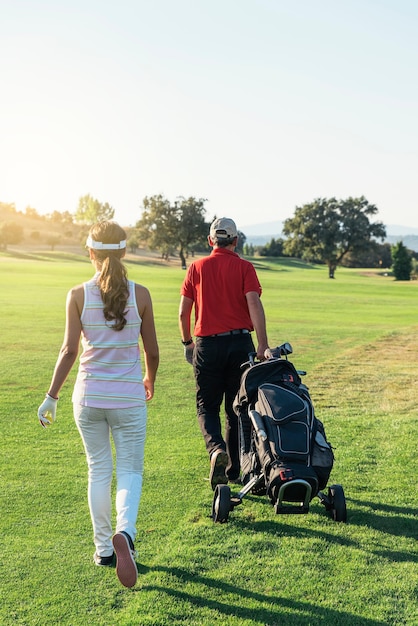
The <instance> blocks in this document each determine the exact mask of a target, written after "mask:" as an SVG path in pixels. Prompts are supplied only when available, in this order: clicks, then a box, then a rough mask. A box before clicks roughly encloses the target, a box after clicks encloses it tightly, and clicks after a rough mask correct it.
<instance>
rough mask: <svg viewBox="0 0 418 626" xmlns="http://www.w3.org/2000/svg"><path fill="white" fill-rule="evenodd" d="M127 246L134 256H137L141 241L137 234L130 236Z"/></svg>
mask: <svg viewBox="0 0 418 626" xmlns="http://www.w3.org/2000/svg"><path fill="white" fill-rule="evenodd" d="M126 243H127V246H128V248H129V250H130V251H131V253H132V254H136V251H137V250H138V248H139V239H138V237H137V236H136V235H135V234H132V235H130V236H128V240H127V242H126Z"/></svg>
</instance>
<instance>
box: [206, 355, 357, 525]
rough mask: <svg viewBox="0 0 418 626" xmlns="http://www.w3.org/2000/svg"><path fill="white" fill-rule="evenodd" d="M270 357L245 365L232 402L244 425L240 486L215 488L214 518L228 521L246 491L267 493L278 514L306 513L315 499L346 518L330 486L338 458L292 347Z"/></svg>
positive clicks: (337, 491)
mask: <svg viewBox="0 0 418 626" xmlns="http://www.w3.org/2000/svg"><path fill="white" fill-rule="evenodd" d="M271 353H272V354H271V358H269V359H267V360H266V361H260V362H255V361H254V356H255V355H254V354H252V355H249V357H250V360H249V361H248V363H245V364H244V365H243V368H245V369H244V371H243V374H242V377H241V385H240V388H239V391H238V393H237V395H236V398H235V401H234V411H235V413H236V415H237V416H238V418H239V423H240V445H241V471H242V483H243V486H242V487H241V489H240V491H239V492H238V493H234V494H231V488H230V486H229V485H217V486H216V488H215V491H214V495H213V503H212V519H213V521H214V522H220V523H225V522H227V521H228V517H229V513H230V511H232V510H233V509H234V507H236V506H238V505H239V504H241V503H242V500H243V498H244V497H245V496H246V495H247V494H248V493H250V492H251V493H253V494H256V495H264V494H267V495H268V497H269V499H270V501H271V503H272V505H273V506H274V507H275V510H276V513H308V512H309V503H310V501H311V500H312V498H313V497H314V496H317V497H318V498H319V501H320V503H321V504H323V505H324V506H325V508H326V510H327V512H328V513H329V514H330V515H331V517H332V519H333V520H334V521H336V522H345V521H346V520H347V509H346V501H345V495H344V490H343V488H342V486H341V485H331V486H329V487H328V493H327V494H325V493H323V492H322V491H321V490H322V489H324V488H325V487H326V484H327V481H328V479H329V476H330V474H331V470H332V467H333V464H334V454H333V451H332V448H331V446H330V444H329V443H328V441H327V438H326V436H325V431H324V427H323V424H322V422H320V420H319V419H317V418H316V417H315V411H314V407H313V405H312V402H311V398H310V396H309V392H308V388H307V387H306V385H304V384H303V383H302V380H301V376H303V375H305V374H306V372H302V371H300V370H296V369H295V367H294V366H293V364H292V363H291V362H290V361H289V360H288V358H287V357H288V355H289V354H291V353H292V346H291V345H290V344H289V343H284V344H282V345H281V346H279V347H277V348H275V349H274V350H272V351H271Z"/></svg>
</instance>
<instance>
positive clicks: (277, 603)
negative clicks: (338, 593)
mask: <svg viewBox="0 0 418 626" xmlns="http://www.w3.org/2000/svg"><path fill="white" fill-rule="evenodd" d="M138 571H139V574H153V573H155V572H163V573H166V574H167V576H168V577H169V578H170V582H171V583H173V582H174V581H173V578H174V577H175V578H176V579H177V584H179V585H184V584H185V583H186V584H187V583H190V584H191V585H192V587H193V588H195V587H196V584H199V585H202V586H203V587H206V588H207V589H209V590H210V591H209V592H207V593H201V594H200V595H197V594H192V593H188V592H187V591H183V590H180V589H176V588H173V586H170V587H169V586H163V585H156V584H151V585H147V584H144V585H142V586H141V587H140V588H138V589H137V590H135V591H137V592H138V593H143V592H144V591H150V592H153V591H154V592H157V593H158V594H166V595H167V596H171V597H172V598H175V599H176V600H178V601H180V602H182V603H189V604H191V605H193V606H197V607H204V608H206V609H209V610H211V611H215V612H216V613H217V614H218V615H219V616H222V615H225V617H228V618H230V617H231V616H234V617H236V618H237V619H241V620H245V621H247V620H249V619H251V620H253V621H254V622H257V623H260V624H269V626H276V625H277V626H278V625H279V624H283V623H286V624H288V625H293V626H312V624H313V623H315V624H339V625H340V626H344V625H346V626H353V625H354V624H355V625H356V626H384V624H386V622H381V621H378V620H375V619H369V618H362V617H359V616H358V615H354V614H352V613H348V612H347V611H336V610H333V609H326V608H323V607H320V606H318V605H316V604H313V603H311V602H301V601H299V600H292V599H289V598H283V597H280V596H278V595H277V594H275V595H268V594H261V593H258V592H254V591H251V590H249V589H248V588H243V587H239V586H238V585H231V584H229V583H226V582H223V581H222V580H218V579H212V578H209V577H207V576H201V575H199V574H196V572H194V571H193V572H192V571H188V570H187V569H181V568H178V567H162V566H157V567H147V566H144V565H139V566H138ZM210 593H212V594H214V595H216V596H217V598H218V599H216V600H214V599H211V598H209V597H208V595H209V594H210ZM223 595H227V596H228V597H227V599H225V601H222V599H221V598H222V596H223ZM231 596H236V601H235V603H234V602H233V601H232V600H231ZM243 598H245V600H246V601H252V602H253V604H254V603H256V604H255V605H254V606H252V607H248V606H242V604H243V600H242V599H243ZM261 605H265V606H261ZM179 610H180V611H181V612H182V614H183V613H184V611H182V609H181V608H180V609H179ZM289 611H293V612H294V615H292V614H289ZM179 616H180V615H179ZM173 617H174V616H173V615H171V616H170V619H171V620H172V619H173ZM283 620H285V621H283Z"/></svg>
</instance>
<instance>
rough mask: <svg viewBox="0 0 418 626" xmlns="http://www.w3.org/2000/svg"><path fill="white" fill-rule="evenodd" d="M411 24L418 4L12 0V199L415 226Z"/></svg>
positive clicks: (415, 90)
mask: <svg viewBox="0 0 418 626" xmlns="http://www.w3.org/2000/svg"><path fill="white" fill-rule="evenodd" d="M417 33H418V2H416V0H349V1H345V2H343V1H336V0H295V1H292V0H117V1H115V0H82V1H81V0H65V1H63V0H0V201H1V202H14V203H15V204H16V208H17V209H18V210H24V209H25V208H26V206H28V205H30V206H31V207H33V208H35V209H36V210H37V211H38V212H39V213H42V214H43V213H50V212H52V211H54V210H57V211H70V212H72V213H73V212H74V211H75V210H76V208H77V205H78V200H79V198H80V197H81V196H83V195H85V194H87V193H89V194H91V195H92V196H93V197H95V198H97V199H98V200H99V201H100V202H108V203H109V204H110V205H112V207H113V208H114V209H115V211H116V214H115V218H116V219H118V220H119V221H120V222H121V223H122V224H123V225H126V226H127V225H129V224H134V223H135V222H136V221H137V220H138V219H139V218H140V216H141V207H142V200H143V198H144V197H145V196H150V195H154V194H160V193H161V194H163V195H164V196H165V197H166V198H168V199H169V200H171V201H174V200H175V198H176V197H178V196H185V197H188V196H196V197H198V198H206V199H207V200H208V202H207V203H206V208H207V214H206V217H207V219H211V218H212V217H213V215H215V214H216V215H217V216H222V215H228V216H230V217H233V218H234V219H235V220H236V221H237V223H238V226H240V225H241V226H242V225H250V224H254V223H260V222H268V221H272V220H283V219H286V218H287V217H291V216H292V215H293V213H294V210H295V207H296V206H301V205H303V204H305V203H307V202H311V201H312V200H314V199H315V198H318V197H331V196H336V197H337V198H346V197H348V196H360V195H365V196H366V198H367V199H368V200H369V202H371V203H373V204H376V206H377V207H378V209H379V213H378V216H377V219H379V220H381V221H383V222H384V223H385V224H401V225H405V226H411V227H418V210H417V196H418V194H417V186H418V36H417Z"/></svg>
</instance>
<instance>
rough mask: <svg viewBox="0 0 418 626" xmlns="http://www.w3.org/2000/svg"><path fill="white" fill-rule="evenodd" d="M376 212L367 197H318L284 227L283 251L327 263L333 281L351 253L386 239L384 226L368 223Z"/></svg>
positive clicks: (286, 221)
mask: <svg viewBox="0 0 418 626" xmlns="http://www.w3.org/2000/svg"><path fill="white" fill-rule="evenodd" d="M377 212H378V209H377V207H376V206H375V205H373V204H369V202H368V201H367V200H366V198H365V197H364V196H361V197H360V198H351V197H350V198H347V199H346V200H336V199H335V198H330V199H326V198H319V199H317V200H314V202H312V203H311V204H305V205H303V206H302V207H296V210H295V215H294V217H293V218H289V219H287V220H285V222H284V224H283V234H284V235H286V236H287V237H288V239H287V240H286V241H285V243H284V251H285V253H286V254H289V255H291V256H296V257H299V258H302V259H305V260H307V261H312V262H320V263H326V264H327V265H328V275H329V278H334V276H335V270H336V269H337V266H338V265H340V264H341V262H342V260H343V259H344V257H345V256H346V255H347V254H348V253H353V255H355V254H357V253H360V252H362V251H364V250H365V249H367V248H368V247H369V246H370V244H371V242H372V241H373V240H374V239H375V238H380V239H381V240H383V239H384V238H385V236H386V229H385V226H384V225H383V224H382V223H381V222H375V223H371V222H370V221H369V217H371V216H373V215H376V213H377Z"/></svg>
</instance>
